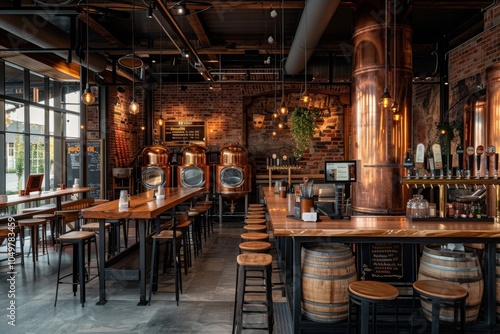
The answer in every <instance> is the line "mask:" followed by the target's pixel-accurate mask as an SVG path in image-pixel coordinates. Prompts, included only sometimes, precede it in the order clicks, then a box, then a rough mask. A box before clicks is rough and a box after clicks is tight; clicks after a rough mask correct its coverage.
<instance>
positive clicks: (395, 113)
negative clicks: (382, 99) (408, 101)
mask: <svg viewBox="0 0 500 334" xmlns="http://www.w3.org/2000/svg"><path fill="white" fill-rule="evenodd" d="M391 111H392V119H393V120H395V121H396V122H397V121H399V120H400V119H401V113H400V112H399V105H398V103H397V102H396V101H394V103H393V104H392V107H391Z"/></svg>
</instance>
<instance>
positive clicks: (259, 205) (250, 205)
mask: <svg viewBox="0 0 500 334" xmlns="http://www.w3.org/2000/svg"><path fill="white" fill-rule="evenodd" d="M265 206H266V205H265V204H264V203H249V204H248V207H249V208H264V207H265Z"/></svg>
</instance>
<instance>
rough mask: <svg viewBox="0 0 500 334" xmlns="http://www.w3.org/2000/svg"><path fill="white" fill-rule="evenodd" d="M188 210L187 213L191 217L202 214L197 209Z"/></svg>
mask: <svg viewBox="0 0 500 334" xmlns="http://www.w3.org/2000/svg"><path fill="white" fill-rule="evenodd" d="M186 212H187V214H188V216H189V217H196V216H199V215H200V212H199V211H197V210H192V209H189V210H187V211H186Z"/></svg>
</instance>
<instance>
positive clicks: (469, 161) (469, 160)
mask: <svg viewBox="0 0 500 334" xmlns="http://www.w3.org/2000/svg"><path fill="white" fill-rule="evenodd" d="M465 154H466V155H467V170H466V171H465V178H466V179H467V180H468V179H470V176H471V173H472V162H473V159H474V147H472V146H469V147H467V149H466V150H465Z"/></svg>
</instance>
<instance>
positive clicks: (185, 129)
mask: <svg viewBox="0 0 500 334" xmlns="http://www.w3.org/2000/svg"><path fill="white" fill-rule="evenodd" d="M205 130H206V127H205V122H203V121H188V122H183V121H181V122H165V143H166V144H167V145H169V144H174V145H175V144H183V143H184V144H188V143H193V142H194V143H201V144H202V143H205V133H206V131H205Z"/></svg>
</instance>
